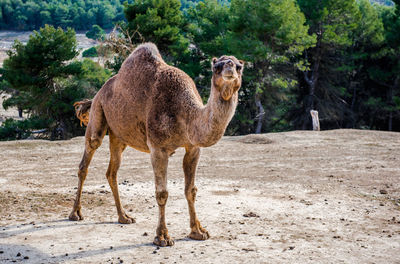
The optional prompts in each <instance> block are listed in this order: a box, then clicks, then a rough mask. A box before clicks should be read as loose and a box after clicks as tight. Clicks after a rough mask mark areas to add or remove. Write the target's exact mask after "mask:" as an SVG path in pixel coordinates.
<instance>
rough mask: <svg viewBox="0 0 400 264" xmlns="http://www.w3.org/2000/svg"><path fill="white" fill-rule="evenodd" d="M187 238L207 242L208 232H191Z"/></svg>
mask: <svg viewBox="0 0 400 264" xmlns="http://www.w3.org/2000/svg"><path fill="white" fill-rule="evenodd" d="M188 237H189V238H191V239H194V240H207V239H209V238H210V235H209V234H208V231H207V230H205V229H204V231H197V232H193V231H192V232H191V233H190V234H189V235H188Z"/></svg>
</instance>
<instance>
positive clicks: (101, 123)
mask: <svg viewBox="0 0 400 264" xmlns="http://www.w3.org/2000/svg"><path fill="white" fill-rule="evenodd" d="M106 132H107V122H106V119H105V116H104V113H103V110H102V107H101V105H100V103H94V104H93V105H92V107H91V109H90V121H89V124H88V127H87V129H86V134H85V138H86V142H85V151H84V153H83V157H82V160H81V163H80V164H79V171H78V178H79V180H78V190H77V192H76V199H75V203H74V207H73V208H72V212H71V214H70V215H69V219H70V220H73V221H77V220H82V219H83V216H82V213H81V196H82V187H83V183H84V182H85V179H86V175H87V173H88V167H89V164H90V161H91V160H92V157H93V155H94V152H95V151H96V149H97V148H98V147H100V145H101V143H102V141H103V138H104V135H105V134H106Z"/></svg>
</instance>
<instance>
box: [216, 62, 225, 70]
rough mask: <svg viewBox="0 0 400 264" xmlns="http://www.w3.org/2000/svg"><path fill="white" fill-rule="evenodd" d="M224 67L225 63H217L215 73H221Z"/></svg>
mask: <svg viewBox="0 0 400 264" xmlns="http://www.w3.org/2000/svg"><path fill="white" fill-rule="evenodd" d="M223 67H224V63H223V62H217V63H216V64H214V71H216V72H220V71H222V68H223Z"/></svg>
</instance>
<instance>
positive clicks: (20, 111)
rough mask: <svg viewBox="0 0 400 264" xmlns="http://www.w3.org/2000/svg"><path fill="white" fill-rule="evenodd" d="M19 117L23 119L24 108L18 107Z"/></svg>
mask: <svg viewBox="0 0 400 264" xmlns="http://www.w3.org/2000/svg"><path fill="white" fill-rule="evenodd" d="M18 116H19V117H20V118H22V108H19V107H18Z"/></svg>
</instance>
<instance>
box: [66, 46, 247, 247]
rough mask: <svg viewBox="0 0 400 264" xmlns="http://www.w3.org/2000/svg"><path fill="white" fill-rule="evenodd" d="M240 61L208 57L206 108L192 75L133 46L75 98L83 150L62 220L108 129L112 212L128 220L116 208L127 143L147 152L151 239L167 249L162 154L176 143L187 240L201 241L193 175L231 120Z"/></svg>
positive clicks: (149, 49)
mask: <svg viewBox="0 0 400 264" xmlns="http://www.w3.org/2000/svg"><path fill="white" fill-rule="evenodd" d="M243 65H244V62H243V61H241V60H238V59H236V58H235V57H233V56H222V57H220V58H218V59H217V58H213V59H212V71H213V75H212V80H211V93H210V97H209V100H208V102H207V104H206V105H204V104H203V102H202V99H201V97H200V95H199V93H198V91H197V89H196V86H195V84H194V82H193V80H192V79H191V78H190V77H189V76H188V75H187V74H186V73H184V72H183V71H181V70H179V69H178V68H175V67H173V66H170V65H168V64H167V63H165V62H164V60H163V59H162V57H161V55H160V53H159V51H158V49H157V47H156V45H154V44H153V43H144V44H141V45H139V46H138V47H137V48H136V49H135V50H134V51H133V52H132V53H131V54H130V55H129V57H128V58H127V59H126V60H125V61H124V63H123V64H122V66H121V69H120V70H119V72H118V74H116V75H115V76H113V77H112V78H110V79H109V80H108V81H107V82H106V83H105V84H104V85H103V87H102V88H101V89H100V90H99V91H98V93H97V94H96V96H95V97H94V98H93V100H85V101H81V102H77V103H75V107H76V113H77V117H78V118H79V119H80V120H81V122H83V123H84V124H85V125H87V129H86V134H85V150H84V154H83V158H82V161H81V163H80V165H79V171H78V178H79V181H78V190H77V194H76V199H75V203H74V206H73V209H72V212H71V214H70V215H69V219H70V220H75V221H77V220H82V219H83V216H82V213H81V195H82V187H83V183H84V181H85V179H86V175H87V173H88V166H89V163H90V161H91V159H92V157H93V154H94V152H95V150H96V149H97V148H98V147H99V146H100V145H101V143H102V140H103V137H104V136H105V134H106V132H107V131H108V134H109V139H110V163H109V166H108V170H107V173H106V177H107V180H108V182H109V185H110V187H111V190H112V193H113V196H114V200H115V205H116V207H117V212H118V221H119V223H123V224H130V223H134V222H135V220H134V218H132V217H131V216H129V215H127V214H126V213H125V211H124V209H123V208H122V205H121V201H120V197H119V193H118V184H117V171H118V168H119V166H120V163H121V155H122V152H123V151H124V149H125V148H126V147H127V146H130V147H132V148H135V149H137V150H139V151H142V152H147V153H150V157H151V164H152V167H153V170H154V176H155V196H156V200H157V204H158V208H159V216H158V227H157V230H156V236H155V238H154V241H153V243H154V244H155V245H157V246H172V245H173V244H174V240H173V239H172V238H171V237H170V236H169V234H168V230H167V227H166V222H165V206H166V203H167V199H168V190H167V166H168V158H169V156H170V155H172V154H173V153H174V152H175V150H176V149H177V148H180V147H184V148H185V151H186V152H185V156H184V158H183V171H184V175H185V196H186V199H187V203H188V208H189V215H190V228H191V232H190V234H189V235H188V237H189V238H192V239H195V240H206V239H208V238H209V237H210V236H209V233H208V231H207V230H206V229H204V228H203V227H202V226H201V224H200V222H199V220H198V218H197V216H196V210H195V205H194V204H195V199H196V192H197V188H196V186H195V172H196V168H197V164H198V161H199V157H200V148H201V147H209V146H211V145H214V144H215V143H217V142H218V140H219V139H220V138H221V137H222V136H223V134H224V132H225V129H226V127H227V126H228V123H229V122H230V120H231V119H232V117H233V115H234V112H235V109H236V106H237V103H238V90H239V88H240V86H241V83H242V72H243Z"/></svg>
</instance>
